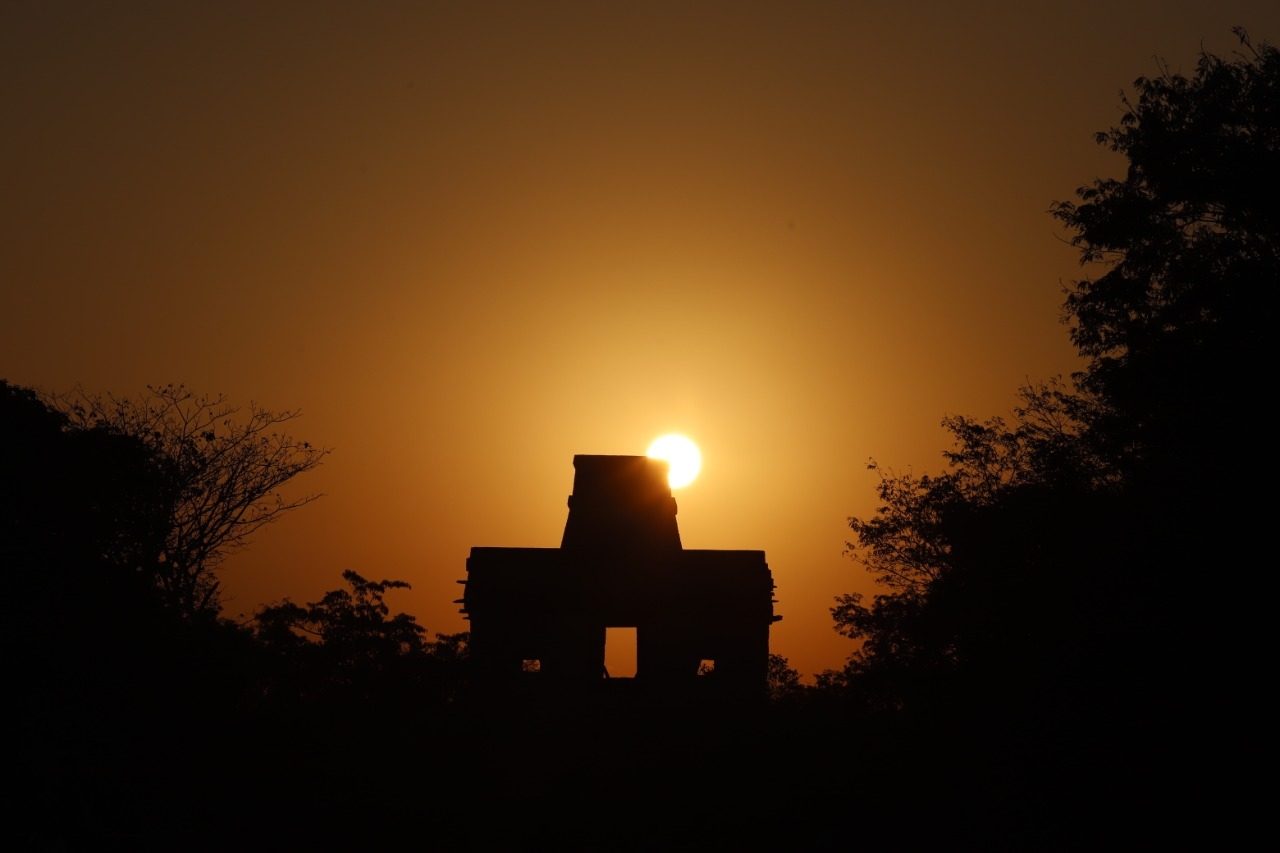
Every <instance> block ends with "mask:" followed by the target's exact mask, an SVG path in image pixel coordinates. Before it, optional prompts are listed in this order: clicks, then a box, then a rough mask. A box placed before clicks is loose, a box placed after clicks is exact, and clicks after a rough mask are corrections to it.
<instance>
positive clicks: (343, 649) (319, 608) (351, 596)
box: [254, 569, 425, 667]
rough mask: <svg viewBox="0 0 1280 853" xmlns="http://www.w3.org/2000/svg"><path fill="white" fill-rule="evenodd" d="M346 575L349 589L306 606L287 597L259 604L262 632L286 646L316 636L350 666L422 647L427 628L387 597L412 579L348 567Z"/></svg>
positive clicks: (257, 621) (258, 621) (256, 619)
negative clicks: (369, 575) (373, 577)
mask: <svg viewBox="0 0 1280 853" xmlns="http://www.w3.org/2000/svg"><path fill="white" fill-rule="evenodd" d="M342 579H343V580H345V581H346V582H347V584H348V585H349V586H350V587H351V588H350V589H349V590H346V589H336V590H331V591H330V592H327V593H325V595H324V597H323V598H321V599H320V600H319V601H314V602H311V603H310V604H308V605H306V606H305V607H301V606H299V605H297V604H294V603H293V602H291V601H288V600H286V601H283V602H281V603H279V604H273V605H267V606H264V607H262V608H260V609H259V610H258V612H257V613H256V614H255V616H254V622H255V624H256V626H257V628H256V630H257V633H258V636H259V637H260V638H261V639H263V640H264V641H266V642H267V643H268V644H270V645H274V646H277V647H285V648H290V647H292V648H297V647H298V646H299V645H300V644H303V643H306V642H308V638H313V639H314V641H315V642H318V643H319V644H321V645H323V646H325V647H326V648H327V649H329V650H331V651H332V652H333V653H334V657H335V658H336V659H337V660H339V661H341V665H343V666H347V667H358V666H361V665H365V664H369V663H370V662H374V661H377V660H380V659H385V658H388V657H396V656H399V655H404V654H413V653H415V652H421V651H422V650H423V639H422V635H423V634H424V633H425V629H424V628H423V627H422V626H421V625H419V624H417V620H416V619H414V617H413V616H410V615H408V614H406V613H397V614H396V615H395V616H390V613H391V608H390V607H389V606H388V605H387V604H386V602H385V601H383V597H384V596H385V595H386V593H387V592H388V591H389V590H393V589H408V588H409V584H407V583H405V582H404V581H393V580H381V581H369V580H365V579H364V578H363V577H361V576H360V575H359V574H357V573H356V572H353V571H351V570H349V569H348V570H347V571H344V572H343V573H342Z"/></svg>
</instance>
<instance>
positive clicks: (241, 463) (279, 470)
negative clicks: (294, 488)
mask: <svg viewBox="0 0 1280 853" xmlns="http://www.w3.org/2000/svg"><path fill="white" fill-rule="evenodd" d="M50 400H51V402H52V403H53V404H54V405H56V406H57V408H58V409H59V410H60V411H61V412H62V415H63V416H64V417H65V418H66V420H67V422H68V424H69V425H70V426H71V427H72V428H75V429H81V430H94V431H98V432H107V433H112V434H116V435H122V436H127V437H129V438H132V439H133V440H135V441H137V442H141V443H142V444H143V445H144V446H145V447H146V448H147V449H148V451H149V452H150V453H151V454H152V456H153V457H154V459H155V461H156V464H157V465H160V466H162V467H163V470H164V473H165V477H166V481H167V482H166V489H167V492H168V503H169V517H168V519H167V522H166V530H165V536H164V540H163V546H162V547H160V548H156V549H154V551H153V553H151V554H150V555H149V558H150V565H149V571H150V574H151V577H152V579H153V580H154V583H155V584H156V587H157V588H158V589H159V590H160V592H161V595H162V597H163V599H164V601H165V602H166V604H167V605H168V606H169V607H171V608H173V609H174V610H175V611H177V612H179V613H181V614H183V615H185V616H187V617H189V618H190V617H194V616H197V615H213V614H216V613H217V612H218V607H219V603H220V582H219V580H218V577H217V569H218V567H219V565H220V564H221V562H222V560H223V559H225V558H226V557H227V556H228V555H230V554H233V553H235V552H237V551H239V550H241V549H242V548H244V547H245V546H246V544H247V542H248V539H249V537H250V536H251V535H252V534H253V533H254V532H255V531H257V530H258V529H259V528H261V527H262V526H263V525H266V524H270V523H271V522H273V521H276V520H278V519H279V518H280V517H281V516H282V515H283V514H284V513H286V512H288V511H290V510H294V509H297V508H299V507H301V506H305V505H306V504H308V503H310V502H311V501H313V500H315V499H316V498H317V497H319V495H316V494H306V495H302V496H300V497H285V496H284V494H283V493H282V492H281V487H283V486H284V485H285V484H286V483H287V482H289V481H290V480H292V479H293V478H294V477H296V476H297V475H299V474H302V473H305V472H307V471H310V470H312V469H314V468H315V467H316V466H318V465H319V464H320V463H321V462H322V461H323V459H324V457H325V456H326V455H328V453H329V451H328V450H326V449H324V448H320V447H315V446H312V445H311V444H310V443H308V442H305V441H300V440H298V439H295V438H293V437H292V436H290V435H288V434H286V433H284V432H281V431H280V430H281V427H282V426H283V425H284V424H286V423H288V422H289V421H291V420H293V419H294V418H297V417H298V416H299V414H300V413H299V412H297V411H284V412H273V411H269V410H267V409H263V408H259V407H258V406H256V405H254V404H252V403H250V405H249V408H248V410H247V412H246V411H243V410H241V409H239V408H237V407H235V406H232V405H230V404H229V403H227V401H226V399H225V398H224V397H221V396H219V397H208V396H197V395H196V394H194V393H192V392H190V391H188V390H186V388H184V387H183V386H181V385H164V386H148V388H147V392H146V393H145V394H143V395H141V396H139V397H137V398H127V397H123V398H117V397H112V396H109V395H108V396H101V395H94V394H89V393H86V392H84V391H77V392H76V393H75V394H74V395H71V396H55V397H51V398H50Z"/></svg>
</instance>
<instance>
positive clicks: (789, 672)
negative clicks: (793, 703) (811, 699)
mask: <svg viewBox="0 0 1280 853" xmlns="http://www.w3.org/2000/svg"><path fill="white" fill-rule="evenodd" d="M767 678H768V682H767V683H768V686H769V699H770V700H771V701H773V702H785V701H788V700H791V699H794V698H796V697H798V696H800V695H801V694H802V693H804V685H803V684H801V683H800V671H799V670H797V669H795V668H793V667H792V666H791V662H790V661H788V660H787V659H786V658H785V657H783V656H782V655H777V654H770V655H769V669H768V676H767Z"/></svg>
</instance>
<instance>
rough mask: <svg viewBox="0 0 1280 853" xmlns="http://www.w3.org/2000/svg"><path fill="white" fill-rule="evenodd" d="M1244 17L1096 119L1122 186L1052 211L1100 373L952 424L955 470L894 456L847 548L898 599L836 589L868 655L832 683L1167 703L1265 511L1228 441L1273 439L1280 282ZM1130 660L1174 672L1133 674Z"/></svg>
mask: <svg viewBox="0 0 1280 853" xmlns="http://www.w3.org/2000/svg"><path fill="white" fill-rule="evenodd" d="M1236 32H1237V34H1238V35H1239V37H1240V40H1241V49H1240V50H1239V51H1238V52H1237V53H1236V54H1235V55H1233V56H1232V57H1230V58H1224V57H1219V56H1214V55H1211V54H1203V55H1202V56H1201V58H1200V61H1199V63H1198V64H1197V66H1196V70H1195V72H1194V73H1193V74H1192V75H1190V76H1183V75H1180V74H1174V73H1172V72H1170V71H1169V70H1168V69H1167V68H1166V67H1164V66H1162V67H1161V73H1160V74H1159V75H1157V76H1155V77H1151V78H1141V79H1139V80H1137V81H1136V83H1135V84H1134V88H1135V94H1134V95H1133V96H1132V97H1130V96H1124V97H1123V101H1122V103H1123V106H1124V108H1125V113H1124V115H1123V117H1122V119H1121V121H1120V124H1119V125H1118V126H1117V127H1113V128H1111V129H1110V130H1107V131H1103V132H1101V133H1099V134H1097V140H1098V142H1099V143H1100V144H1102V145H1106V146H1108V147H1110V148H1111V149H1112V150H1114V151H1117V152H1119V153H1121V154H1123V155H1124V156H1125V157H1126V158H1127V160H1128V170H1127V173H1126V175H1125V177H1124V178H1122V179H1117V178H1107V179H1099V180H1097V181H1095V182H1093V183H1092V184H1091V185H1089V186H1086V187H1081V188H1080V189H1079V190H1077V193H1076V195H1077V199H1076V201H1070V202H1067V201H1064V202H1056V203H1055V204H1054V205H1053V206H1052V208H1051V214H1052V215H1053V216H1054V217H1055V218H1057V219H1058V221H1060V222H1061V223H1062V224H1063V225H1064V226H1066V227H1067V229H1068V230H1069V231H1070V232H1071V238H1070V239H1071V242H1072V243H1073V245H1075V246H1076V247H1077V248H1078V249H1079V250H1080V258H1081V263H1082V264H1083V265H1084V266H1085V268H1086V271H1087V272H1089V273H1092V276H1091V277H1087V278H1083V279H1081V280H1080V281H1077V282H1075V283H1074V284H1072V285H1071V286H1070V287H1069V288H1068V289H1067V293H1066V301H1065V304H1064V308H1063V310H1064V319H1065V321H1066V322H1067V323H1068V325H1069V326H1070V334H1071V338H1072V341H1073V342H1074V343H1075V345H1076V347H1077V349H1078V350H1079V352H1080V354H1081V355H1082V356H1084V357H1085V358H1086V359H1087V363H1086V366H1085V368H1084V369H1083V370H1082V371H1080V372H1079V373H1077V374H1075V375H1074V376H1073V377H1072V379H1071V381H1070V382H1069V383H1064V382H1060V381H1055V382H1050V383H1047V384H1043V385H1038V386H1029V387H1026V388H1023V389H1022V390H1021V392H1020V400H1019V405H1018V406H1017V407H1016V408H1015V410H1014V416H1013V419H1012V421H1011V422H1008V421H1006V420H1005V419H1003V418H992V419H988V420H985V421H978V420H972V419H969V418H965V417H958V416H952V417H948V418H946V419H945V420H944V421H943V424H944V426H945V427H946V428H947V429H948V430H949V431H950V432H951V434H952V436H953V439H954V445H953V448H952V449H951V450H950V451H948V452H947V453H946V454H945V457H946V459H947V461H948V463H949V467H948V469H947V470H946V471H945V472H943V473H942V474H939V475H933V476H928V475H925V476H914V475H910V474H906V475H903V474H898V473H895V472H893V471H883V470H882V471H881V481H880V486H879V495H880V499H881V500H880V506H879V508H878V509H877V511H876V514H875V515H874V516H873V517H871V518H867V519H862V518H853V519H851V520H850V527H851V529H852V531H853V535H854V541H853V542H852V543H851V544H850V546H849V553H850V555H851V556H852V557H853V558H854V559H855V560H856V561H858V562H860V563H861V564H863V565H864V566H865V567H866V568H867V569H868V570H869V571H870V572H871V573H872V575H873V576H874V577H875V579H876V581H877V582H878V583H879V584H880V585H881V586H883V587H884V588H885V589H886V592H885V593H883V594H879V595H876V596H874V598H873V599H872V601H870V602H868V601H867V600H866V598H865V597H864V596H862V595H858V594H853V595H846V596H841V597H840V598H839V599H837V606H836V607H835V608H834V609H833V611H832V613H833V616H834V618H835V622H836V629H837V630H838V631H839V632H841V633H843V634H845V635H846V636H849V637H851V638H853V639H855V640H859V641H860V642H861V646H860V648H859V649H858V650H857V651H856V652H855V653H854V655H853V656H852V657H851V659H850V661H849V664H848V666H847V667H846V669H845V670H844V672H843V673H828V674H826V676H825V677H824V679H825V681H824V683H827V684H844V685H846V686H850V685H858V686H859V689H861V690H862V693H863V696H864V698H866V699H868V701H872V702H873V703H875V704H878V705H880V706H885V707H899V708H900V707H905V706H908V705H911V704H913V703H915V704H917V705H918V704H919V703H921V702H927V701H928V699H929V697H935V698H936V697H937V696H938V695H939V691H943V692H948V691H949V692H948V695H951V696H952V697H953V698H954V697H955V695H956V693H955V691H956V690H957V689H959V690H962V691H963V692H964V693H965V695H968V696H969V697H970V698H972V697H974V696H976V695H978V694H980V693H983V692H984V691H985V695H986V696H987V700H986V701H988V702H993V701H995V698H994V697H996V696H1000V697H1003V700H1004V701H1005V705H1006V706H1013V705H1018V704H1019V703H1023V704H1024V705H1025V704H1026V703H1030V704H1031V705H1032V706H1034V707H1035V708H1036V709H1037V713H1041V714H1045V715H1051V714H1062V713H1067V712H1066V711H1065V710H1064V709H1075V710H1076V711H1080V709H1082V708H1084V707H1086V706H1087V705H1088V703H1089V702H1090V701H1092V700H1095V699H1097V698H1098V697H1099V696H1100V695H1103V694H1108V695H1110V696H1111V699H1110V701H1111V702H1113V703H1114V702H1117V701H1120V700H1121V699H1122V698H1123V699H1125V700H1127V701H1129V702H1131V703H1133V704H1134V706H1141V707H1144V708H1151V707H1154V706H1155V705H1159V703H1160V700H1159V699H1158V698H1156V697H1164V698H1166V699H1168V698H1169V697H1170V693H1169V691H1171V690H1172V689H1173V688H1172V687H1171V686H1170V685H1171V684H1173V683H1174V682H1173V678H1174V676H1173V669H1174V667H1175V664H1173V663H1172V661H1173V660H1174V659H1175V658H1174V657H1173V656H1170V655H1169V654H1168V653H1167V651H1166V650H1165V649H1164V644H1165V643H1167V642H1168V641H1169V638H1170V637H1173V636H1176V635H1177V633H1178V632H1179V630H1180V626H1181V625H1182V624H1183V621H1184V620H1185V618H1186V612H1185V595H1186V589H1187V588H1188V587H1189V586H1191V585H1193V584H1196V583H1197V582H1198V581H1199V580H1200V579H1201V578H1202V577H1203V576H1204V573H1206V572H1211V571H1212V570H1213V569H1214V567H1224V568H1226V567H1234V566H1237V565H1240V561H1241V560H1245V559H1250V558H1249V557H1248V556H1247V553H1246V552H1247V551H1248V550H1249V546H1248V542H1249V539H1250V534H1249V533H1248V531H1253V530H1256V529H1260V528H1258V527H1257V526H1256V525H1255V522H1257V521H1260V519H1261V505H1260V504H1259V503H1258V501H1257V500H1256V498H1255V497H1254V496H1253V489H1251V488H1250V487H1249V485H1248V483H1247V479H1248V478H1249V477H1250V476H1251V474H1250V471H1249V466H1248V465H1247V464H1242V463H1231V462H1224V461H1223V455H1224V453H1225V451H1226V450H1227V449H1238V448H1242V447H1243V448H1247V449H1248V450H1250V451H1258V450H1261V449H1262V446H1263V445H1262V443H1261V442H1262V433H1261V420H1262V419H1260V418H1249V417H1247V416H1245V417H1239V416H1237V415H1236V412H1237V411H1238V410H1239V408H1240V407H1239V403H1240V401H1241V400H1240V396H1239V390H1238V389H1239V386H1240V379H1241V378H1242V377H1246V376H1256V375H1258V374H1260V372H1261V370H1262V367H1263V365H1265V364H1266V363H1267V362H1266V361H1265V360H1264V359H1265V358H1266V355H1265V353H1264V350H1263V340H1264V339H1265V337H1266V336H1267V335H1268V334H1269V333H1270V331H1271V327H1272V325H1273V323H1274V308H1273V307H1272V306H1273V304H1274V300H1273V299H1271V297H1270V293H1269V291H1270V289H1271V288H1272V287H1273V286H1274V284H1275V283H1276V281H1277V279H1278V278H1280V216H1277V207H1276V204H1275V192H1274V189H1275V184H1274V181H1273V180H1271V179H1270V178H1268V177H1266V176H1270V175H1273V174H1280V51H1277V50H1276V49H1275V48H1273V47H1271V46H1270V45H1267V44H1265V43H1264V44H1261V45H1257V46H1255V45H1253V44H1252V42H1251V41H1250V40H1249V38H1248V36H1247V34H1245V33H1244V32H1243V31H1242V30H1237V31H1236ZM1186 663H1187V661H1186V659H1185V658H1183V659H1182V660H1181V664H1182V665H1186ZM1135 667H1137V668H1141V670H1142V671H1143V672H1144V673H1147V674H1148V676H1150V677H1153V678H1154V676H1153V675H1152V674H1153V673H1156V672H1160V673H1164V675H1165V676H1167V677H1168V679H1167V680H1164V681H1162V680H1160V679H1158V678H1157V679H1155V680H1154V681H1153V682H1150V683H1145V682H1144V683H1143V685H1144V686H1141V687H1140V686H1137V685H1138V684H1139V682H1135V680H1134V679H1133V676H1132V673H1133V672H1134V671H1135ZM1064 684H1070V685H1072V689H1071V690H1070V691H1068V692H1067V693H1065V694H1064V692H1063V691H1064V688H1063V687H1062V685H1064ZM1152 684H1160V685H1161V686H1160V687H1158V688H1156V687H1153V686H1152ZM957 685H963V686H962V687H957ZM1010 685H1019V686H1018V687H1017V688H1016V690H1014V692H1016V693H1017V694H1018V697H1019V698H1018V699H1017V700H1016V701H1013V700H1011V699H1010V691H1011V690H1013V688H1011V686H1010ZM1090 697H1092V698H1090ZM1120 707H1126V705H1125V704H1124V702H1121V704H1120Z"/></svg>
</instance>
